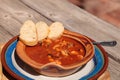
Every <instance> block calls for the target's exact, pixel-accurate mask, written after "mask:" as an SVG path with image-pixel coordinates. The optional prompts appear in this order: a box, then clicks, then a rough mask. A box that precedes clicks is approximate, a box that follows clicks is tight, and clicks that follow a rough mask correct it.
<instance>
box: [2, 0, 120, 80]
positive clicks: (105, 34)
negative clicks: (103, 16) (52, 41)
mask: <svg viewBox="0 0 120 80" xmlns="http://www.w3.org/2000/svg"><path fill="white" fill-rule="evenodd" d="M0 3H1V5H0V42H4V43H5V42H7V41H8V40H9V39H10V38H12V37H13V36H16V35H18V34H19V29H20V27H21V25H22V24H23V22H24V21H26V20H28V19H30V20H33V21H34V22H37V21H40V20H42V21H45V22H47V23H48V24H51V22H54V21H60V22H62V23H63V24H64V26H65V27H66V28H67V29H69V30H72V31H75V32H78V33H82V34H84V35H86V36H89V37H90V38H92V39H94V40H96V41H107V40H116V41H117V43H118V44H117V46H115V47H104V49H105V50H106V51H107V52H108V56H109V60H110V61H109V67H108V70H109V71H110V74H111V80H119V76H120V70H119V69H118V67H119V66H120V55H119V48H120V37H119V34H120V28H117V27H115V26H114V25H111V24H109V23H106V22H105V21H103V20H100V19H98V18H97V17H95V16H93V15H91V14H89V13H87V12H86V11H84V10H82V9H80V8H78V7H77V6H75V5H73V4H71V3H69V2H67V1H66V0H46V1H44V0H12V1H10V0H0ZM116 74H117V75H116Z"/></svg>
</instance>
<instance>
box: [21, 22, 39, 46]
mask: <svg viewBox="0 0 120 80" xmlns="http://www.w3.org/2000/svg"><path fill="white" fill-rule="evenodd" d="M19 39H20V40H21V41H22V42H23V43H24V44H26V45H28V46H34V45H36V44H37V42H38V39H37V33H36V27H35V24H34V23H33V22H32V21H31V20H27V21H25V23H24V24H23V26H22V27H21V29H20V36H19Z"/></svg>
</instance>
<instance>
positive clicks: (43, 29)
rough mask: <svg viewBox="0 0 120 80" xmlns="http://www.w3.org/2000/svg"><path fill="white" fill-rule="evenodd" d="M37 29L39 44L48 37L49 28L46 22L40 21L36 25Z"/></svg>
mask: <svg viewBox="0 0 120 80" xmlns="http://www.w3.org/2000/svg"><path fill="white" fill-rule="evenodd" d="M36 29H37V35H38V41H39V42H40V41H42V40H43V39H45V38H46V37H47V36H48V33H49V27H48V25H47V24H46V23H45V22H42V21H40V22H38V23H36Z"/></svg>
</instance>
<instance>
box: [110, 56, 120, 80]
mask: <svg viewBox="0 0 120 80" xmlns="http://www.w3.org/2000/svg"><path fill="white" fill-rule="evenodd" d="M108 70H109V72H110V74H111V75H110V76H111V79H110V80H120V64H119V63H117V62H116V61H114V60H113V59H111V58H109V66H108Z"/></svg>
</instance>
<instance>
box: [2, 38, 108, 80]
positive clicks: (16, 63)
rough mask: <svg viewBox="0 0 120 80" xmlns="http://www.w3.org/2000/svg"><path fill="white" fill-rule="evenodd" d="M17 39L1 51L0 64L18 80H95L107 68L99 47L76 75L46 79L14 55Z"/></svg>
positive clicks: (102, 51)
mask: <svg viewBox="0 0 120 80" xmlns="http://www.w3.org/2000/svg"><path fill="white" fill-rule="evenodd" d="M16 44H17V37H15V38H13V39H11V40H10V41H9V43H7V44H6V45H5V46H6V47H5V48H3V51H2V57H3V60H2V64H3V67H4V68H5V70H6V71H7V72H8V73H9V74H11V76H12V77H14V78H16V79H18V80H22V79H25V80H35V79H36V80H38V79H40V80H47V79H48V80H88V79H92V80H93V79H97V78H98V77H99V76H100V75H101V74H102V73H103V72H104V71H105V70H106V68H107V66H108V58H107V55H106V52H105V51H104V49H103V48H102V47H101V46H95V55H94V57H93V59H91V60H90V61H89V62H88V63H87V64H86V65H85V66H83V67H82V68H81V69H79V70H78V71H77V72H76V73H74V74H72V75H69V76H65V77H48V76H44V75H40V74H38V73H37V72H35V71H34V70H33V69H32V68H31V67H29V66H28V65H27V64H25V63H24V62H22V61H21V60H20V59H19V57H18V56H17V55H16V53H15V47H16Z"/></svg>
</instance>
